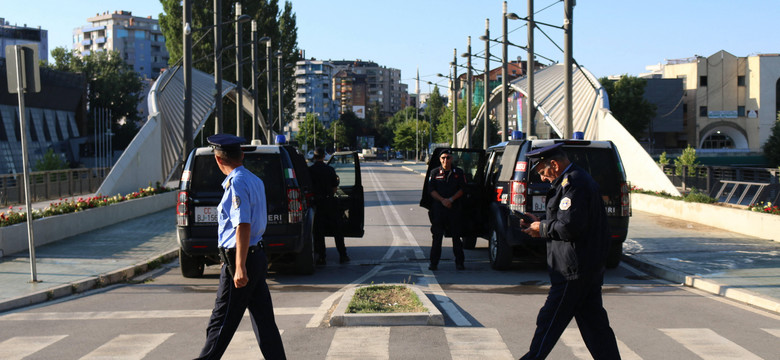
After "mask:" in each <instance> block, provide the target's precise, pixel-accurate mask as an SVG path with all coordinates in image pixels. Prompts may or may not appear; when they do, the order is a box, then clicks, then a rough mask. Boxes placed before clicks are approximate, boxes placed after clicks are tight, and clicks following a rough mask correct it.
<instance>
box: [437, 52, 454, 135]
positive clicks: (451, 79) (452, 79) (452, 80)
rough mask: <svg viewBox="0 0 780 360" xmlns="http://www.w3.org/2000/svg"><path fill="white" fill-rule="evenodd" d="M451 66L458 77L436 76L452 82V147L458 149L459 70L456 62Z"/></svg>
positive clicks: (439, 74)
mask: <svg viewBox="0 0 780 360" xmlns="http://www.w3.org/2000/svg"><path fill="white" fill-rule="evenodd" d="M450 65H452V69H453V75H456V76H453V77H450V76H449V75H443V74H441V73H438V74H436V76H438V77H443V78H445V79H449V80H450V84H451V85H450V92H451V93H452V147H458V138H457V128H458V82H457V81H456V78H457V73H458V70H457V64H456V63H455V62H451V63H450Z"/></svg>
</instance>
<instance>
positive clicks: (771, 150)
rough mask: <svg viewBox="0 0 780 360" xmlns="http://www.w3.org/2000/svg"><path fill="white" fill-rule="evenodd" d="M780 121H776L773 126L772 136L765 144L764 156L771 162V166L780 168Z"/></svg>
mask: <svg viewBox="0 0 780 360" xmlns="http://www.w3.org/2000/svg"><path fill="white" fill-rule="evenodd" d="M778 124H780V121H775V125H774V126H772V135H769V139H768V140H767V141H766V143H764V155H765V156H766V159H767V160H768V161H769V166H772V167H775V166H780V125H778Z"/></svg>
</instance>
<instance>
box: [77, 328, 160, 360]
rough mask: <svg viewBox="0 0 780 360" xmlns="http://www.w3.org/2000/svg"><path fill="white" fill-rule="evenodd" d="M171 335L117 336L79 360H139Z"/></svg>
mask: <svg viewBox="0 0 780 360" xmlns="http://www.w3.org/2000/svg"><path fill="white" fill-rule="evenodd" d="M172 335H173V333H162V334H129V335H119V336H117V337H115V338H113V339H112V340H111V341H109V342H107V343H105V344H103V345H102V346H100V347H99V348H97V349H95V350H94V351H92V352H91V353H89V354H87V355H86V356H84V357H83V358H81V360H91V359H115V360H117V359H121V360H141V359H143V358H144V357H146V355H147V354H149V352H151V351H152V350H154V348H156V347H158V346H160V344H162V343H163V342H164V341H165V340H167V339H168V338H169V337H171V336H172Z"/></svg>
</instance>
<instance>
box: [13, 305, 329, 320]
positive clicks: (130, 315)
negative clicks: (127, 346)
mask: <svg viewBox="0 0 780 360" xmlns="http://www.w3.org/2000/svg"><path fill="white" fill-rule="evenodd" d="M316 311H317V308H315V307H278V308H274V315H308V314H314V313H315V312H316ZM248 314H249V312H248V311H247V312H245V313H244V316H248ZM209 316H211V310H208V309H201V310H148V311H86V312H45V313H14V314H8V315H3V316H0V321H42V320H107V319H109V320H117V319H163V318H191V317H205V318H208V317H209Z"/></svg>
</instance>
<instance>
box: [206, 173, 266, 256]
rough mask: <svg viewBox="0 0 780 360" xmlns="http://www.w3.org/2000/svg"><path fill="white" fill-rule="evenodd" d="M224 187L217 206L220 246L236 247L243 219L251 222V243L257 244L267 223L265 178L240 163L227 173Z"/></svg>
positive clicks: (223, 183) (250, 244) (245, 221)
mask: <svg viewBox="0 0 780 360" xmlns="http://www.w3.org/2000/svg"><path fill="white" fill-rule="evenodd" d="M222 187H223V188H224V189H225V193H224V194H223V195H222V200H221V201H220V202H219V206H218V207H217V213H218V214H219V219H218V223H219V228H218V234H219V246H220V247H224V248H234V247H236V228H237V227H238V224H241V223H248V224H250V225H251V226H250V230H251V233H250V235H249V246H253V245H257V244H258V243H259V242H260V240H262V238H263V233H264V232H265V227H266V224H267V223H268V216H267V213H268V212H267V205H266V200H265V185H264V184H263V180H261V179H260V178H259V177H257V175H255V174H253V173H252V172H251V171H249V170H247V169H246V168H245V167H243V166H239V167H237V168H235V169H233V171H231V172H230V174H228V176H227V178H225V181H223V182H222Z"/></svg>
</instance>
